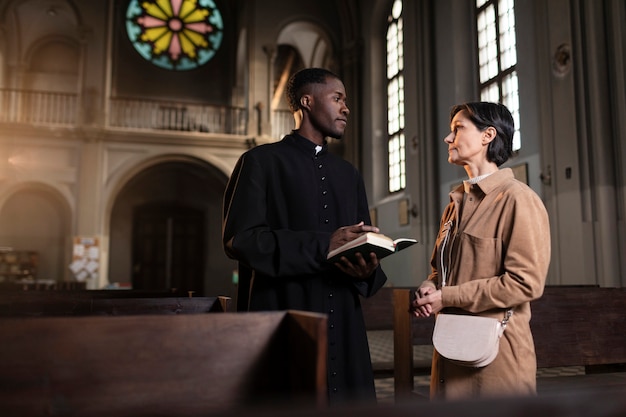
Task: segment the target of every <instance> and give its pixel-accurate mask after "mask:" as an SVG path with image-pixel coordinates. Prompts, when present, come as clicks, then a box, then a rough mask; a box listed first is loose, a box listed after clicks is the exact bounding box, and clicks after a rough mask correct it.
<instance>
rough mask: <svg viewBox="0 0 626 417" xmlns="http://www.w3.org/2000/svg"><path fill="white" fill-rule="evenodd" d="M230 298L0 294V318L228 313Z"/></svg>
mask: <svg viewBox="0 0 626 417" xmlns="http://www.w3.org/2000/svg"><path fill="white" fill-rule="evenodd" d="M229 304H230V299H229V298H228V297H181V296H174V295H172V294H169V293H156V292H140V291H137V292H135V291H125V290H121V291H117V290H116V291H102V290H86V291H11V292H0V317H37V316H84V315H133V314H194V313H210V312H224V311H228V308H229Z"/></svg>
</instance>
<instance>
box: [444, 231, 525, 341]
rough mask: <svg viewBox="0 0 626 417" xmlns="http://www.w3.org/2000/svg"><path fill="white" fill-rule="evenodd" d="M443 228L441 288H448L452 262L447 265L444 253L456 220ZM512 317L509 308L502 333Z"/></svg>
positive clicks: (511, 310) (503, 320)
mask: <svg viewBox="0 0 626 417" xmlns="http://www.w3.org/2000/svg"><path fill="white" fill-rule="evenodd" d="M443 227H444V228H445V229H446V235H445V236H444V238H443V242H442V243H441V249H440V250H439V256H440V265H441V287H445V286H446V281H447V278H448V268H449V267H450V262H448V265H446V264H445V262H444V252H445V248H446V246H447V245H448V241H449V239H450V233H451V232H452V228H453V227H454V219H450V220H448V221H447V222H446V223H445V224H444V225H443ZM450 256H452V254H451V253H450ZM512 315H513V309H512V308H509V309H508V310H506V311H505V312H504V318H503V319H502V320H501V321H500V324H501V325H502V331H504V329H506V326H507V325H508V324H509V320H510V319H511V316H512Z"/></svg>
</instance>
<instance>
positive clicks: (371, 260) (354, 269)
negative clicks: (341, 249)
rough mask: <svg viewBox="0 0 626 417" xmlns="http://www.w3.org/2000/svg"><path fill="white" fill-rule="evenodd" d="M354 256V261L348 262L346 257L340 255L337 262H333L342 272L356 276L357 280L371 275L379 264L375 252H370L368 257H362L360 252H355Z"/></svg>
mask: <svg viewBox="0 0 626 417" xmlns="http://www.w3.org/2000/svg"><path fill="white" fill-rule="evenodd" d="M355 256H356V262H355V263H352V262H350V261H349V260H348V258H346V257H345V256H342V257H341V259H340V260H339V262H335V266H336V267H337V268H339V269H340V270H341V271H342V272H343V273H345V274H348V275H350V276H351V277H354V278H357V279H358V280H365V279H367V278H369V277H370V276H372V274H373V273H374V271H375V270H376V268H378V264H379V261H378V258H377V257H376V254H375V253H370V254H369V256H368V257H363V255H361V253H360V252H357V253H356V255H355Z"/></svg>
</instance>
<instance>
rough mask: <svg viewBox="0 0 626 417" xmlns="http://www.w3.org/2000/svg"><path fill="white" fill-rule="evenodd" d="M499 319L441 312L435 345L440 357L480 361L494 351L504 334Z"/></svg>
mask: <svg viewBox="0 0 626 417" xmlns="http://www.w3.org/2000/svg"><path fill="white" fill-rule="evenodd" d="M503 331H504V330H503V327H502V325H501V323H500V321H499V320H497V319H494V318H489V317H480V316H468V315H459V314H445V313H439V314H438V315H437V319H436V321H435V329H434V331H433V346H434V347H435V349H436V350H437V352H439V354H441V356H443V357H445V358H448V359H453V360H457V361H461V362H480V361H482V360H484V359H485V355H487V356H489V355H491V354H492V352H493V351H494V347H496V352H497V345H498V341H499V339H500V336H502V333H503Z"/></svg>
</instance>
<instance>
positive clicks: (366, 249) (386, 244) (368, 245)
mask: <svg viewBox="0 0 626 417" xmlns="http://www.w3.org/2000/svg"><path fill="white" fill-rule="evenodd" d="M416 243H417V240H415V239H410V238H400V239H395V240H394V239H392V238H390V237H389V236H385V235H383V234H381V233H374V232H368V233H365V234H363V235H361V236H359V237H357V238H356V239H354V240H351V241H350V242H348V243H345V244H343V245H341V246H340V247H338V248H337V249H333V250H331V251H330V252H328V256H327V257H326V259H328V261H329V262H339V259H341V257H342V256H345V257H346V258H348V259H349V260H350V261H351V262H355V261H356V256H355V254H356V253H357V252H360V253H361V255H363V257H364V258H365V259H366V260H367V258H368V257H369V254H370V253H371V252H374V253H375V254H376V256H377V257H378V259H382V258H384V257H386V256H389V255H391V254H394V253H396V252H399V251H401V250H402V249H406V248H408V247H409V246H412V245H414V244H416Z"/></svg>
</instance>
